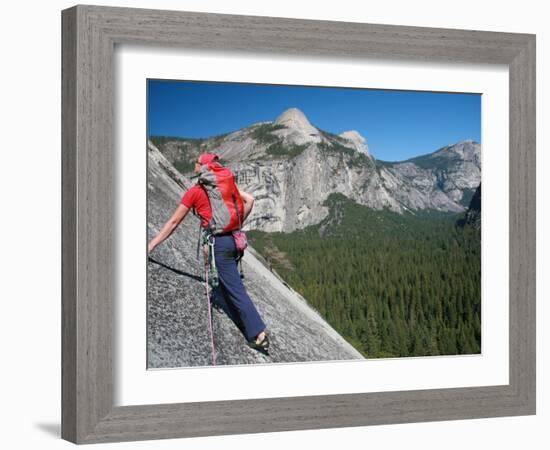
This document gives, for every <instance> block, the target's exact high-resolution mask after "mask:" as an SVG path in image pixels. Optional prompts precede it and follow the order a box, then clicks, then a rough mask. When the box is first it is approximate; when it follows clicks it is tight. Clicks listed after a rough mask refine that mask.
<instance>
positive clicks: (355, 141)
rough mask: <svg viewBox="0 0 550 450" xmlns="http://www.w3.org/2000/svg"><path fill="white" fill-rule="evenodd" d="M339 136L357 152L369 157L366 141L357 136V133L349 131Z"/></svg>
mask: <svg viewBox="0 0 550 450" xmlns="http://www.w3.org/2000/svg"><path fill="white" fill-rule="evenodd" d="M339 136H340V137H341V138H344V139H345V140H346V141H348V142H349V143H350V144H351V145H353V147H354V148H355V149H356V150H357V151H358V152H359V153H363V154H365V155H367V156H369V146H368V145H367V140H366V139H365V138H364V137H363V136H361V135H360V134H359V132H358V131H355V130H350V131H344V132H343V133H340V134H339Z"/></svg>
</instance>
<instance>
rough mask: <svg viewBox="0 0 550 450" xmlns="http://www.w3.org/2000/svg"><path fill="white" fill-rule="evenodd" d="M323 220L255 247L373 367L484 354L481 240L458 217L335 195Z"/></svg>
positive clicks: (255, 237) (261, 238) (254, 238)
mask: <svg viewBox="0 0 550 450" xmlns="http://www.w3.org/2000/svg"><path fill="white" fill-rule="evenodd" d="M326 205H327V206H328V207H329V215H328V217H327V218H326V219H325V220H323V222H321V223H320V224H318V225H314V226H310V227H307V228H306V229H304V230H299V231H295V232H293V233H265V232H259V231H253V232H250V241H251V244H252V245H253V246H254V247H255V248H256V249H257V250H258V251H259V252H260V253H261V254H262V255H263V256H264V257H265V258H266V259H267V260H269V261H270V264H272V266H273V268H274V269H275V270H276V271H277V272H278V273H280V274H281V276H283V277H284V278H285V280H286V281H287V282H288V283H289V284H290V285H291V286H292V287H293V288H294V289H296V290H297V291H298V292H299V293H300V294H301V295H303V296H304V297H305V298H306V299H307V301H308V302H309V303H310V304H311V305H312V306H313V307H314V308H316V309H317V310H318V311H319V313H320V314H321V315H323V317H325V319H326V320H327V321H328V322H329V323H330V324H331V325H332V326H333V327H334V328H335V329H336V330H337V331H338V332H339V333H340V334H342V336H344V337H345V338H346V339H347V340H348V341H349V342H350V343H351V344H352V345H354V346H355V347H356V348H357V349H358V350H359V351H360V352H362V353H363V354H364V355H365V356H367V357H369V358H384V357H397V356H399V357H402V356H426V355H454V354H474V353H479V352H480V351H481V236H480V231H479V230H475V229H472V228H470V227H467V228H460V227H457V226H455V222H456V220H457V218H458V217H459V216H460V214H449V213H441V212H437V211H427V212H423V213H419V214H411V213H409V214H403V215H401V214H397V213H394V212H392V211H390V210H382V211H379V210H373V209H370V208H367V207H364V206H361V205H358V204H356V203H355V202H353V201H351V200H349V199H348V198H346V197H344V196H343V195H341V194H332V195H331V196H330V197H329V198H328V199H327V202H326Z"/></svg>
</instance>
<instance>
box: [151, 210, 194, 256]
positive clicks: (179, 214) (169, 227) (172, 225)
mask: <svg viewBox="0 0 550 450" xmlns="http://www.w3.org/2000/svg"><path fill="white" fill-rule="evenodd" d="M188 212H189V208H188V207H187V206H185V205H184V204H181V203H180V205H179V206H178V208H177V209H176V210H175V211H174V214H172V217H170V219H168V221H167V222H166V223H165V224H164V226H163V227H162V229H161V230H160V231H159V233H158V234H157V235H156V236H155V237H154V238H153V239H151V241H150V242H149V246H148V250H149V253H151V252H152V251H153V250H154V249H155V248H156V247H157V246H158V245H160V244H162V242H164V241H165V240H166V239H168V237H170V235H171V234H172V233H173V232H174V230H175V229H176V228H177V227H178V225H179V224H180V223H181V221H182V220H183V219H185V216H186V215H187V213H188Z"/></svg>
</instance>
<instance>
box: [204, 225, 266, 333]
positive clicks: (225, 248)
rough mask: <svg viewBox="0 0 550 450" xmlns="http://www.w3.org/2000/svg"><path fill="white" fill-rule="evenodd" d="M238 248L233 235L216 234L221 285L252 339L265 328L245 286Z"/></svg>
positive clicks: (215, 247)
mask: <svg viewBox="0 0 550 450" xmlns="http://www.w3.org/2000/svg"><path fill="white" fill-rule="evenodd" d="M237 256H238V255H237V250H236V248H235V241H234V240H233V236H231V235H225V236H215V238H214V257H215V258H216V267H217V268H218V276H219V279H220V287H221V289H222V291H223V293H224V294H225V297H226V300H227V301H228V302H230V303H231V304H232V306H234V308H235V309H236V311H237V314H238V315H239V318H240V320H241V323H242V325H243V326H244V332H245V335H246V338H247V339H248V340H251V339H253V338H255V337H256V336H257V335H258V334H260V333H261V332H262V331H263V330H264V329H265V327H266V326H265V323H264V322H263V321H262V319H261V317H260V314H259V313H258V310H257V309H256V307H255V306H254V304H253V303H252V300H251V299H250V297H249V296H248V294H247V292H246V289H245V288H244V285H243V282H242V280H241V275H240V273H239V271H238V269H237Z"/></svg>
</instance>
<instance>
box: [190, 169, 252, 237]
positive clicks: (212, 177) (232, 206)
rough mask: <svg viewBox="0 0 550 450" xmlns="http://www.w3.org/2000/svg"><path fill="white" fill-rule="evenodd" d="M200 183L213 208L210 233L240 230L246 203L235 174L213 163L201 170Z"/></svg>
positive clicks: (208, 228)
mask: <svg viewBox="0 0 550 450" xmlns="http://www.w3.org/2000/svg"><path fill="white" fill-rule="evenodd" d="M198 183H199V184H200V185H201V186H202V188H203V189H204V190H205V191H206V194H207V195H208V199H209V200H210V207H211V208H212V219H211V220H210V222H209V223H208V226H207V230H208V232H210V233H211V234H218V233H229V232H231V231H236V230H240V228H241V224H242V222H243V219H244V203H243V200H242V198H241V194H240V193H239V190H238V189H237V185H236V183H235V177H234V175H233V172H231V170H230V169H228V168H227V167H223V166H222V165H221V164H219V163H217V162H213V163H210V164H207V165H204V166H203V167H202V168H201V172H200V173H199V177H198Z"/></svg>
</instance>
